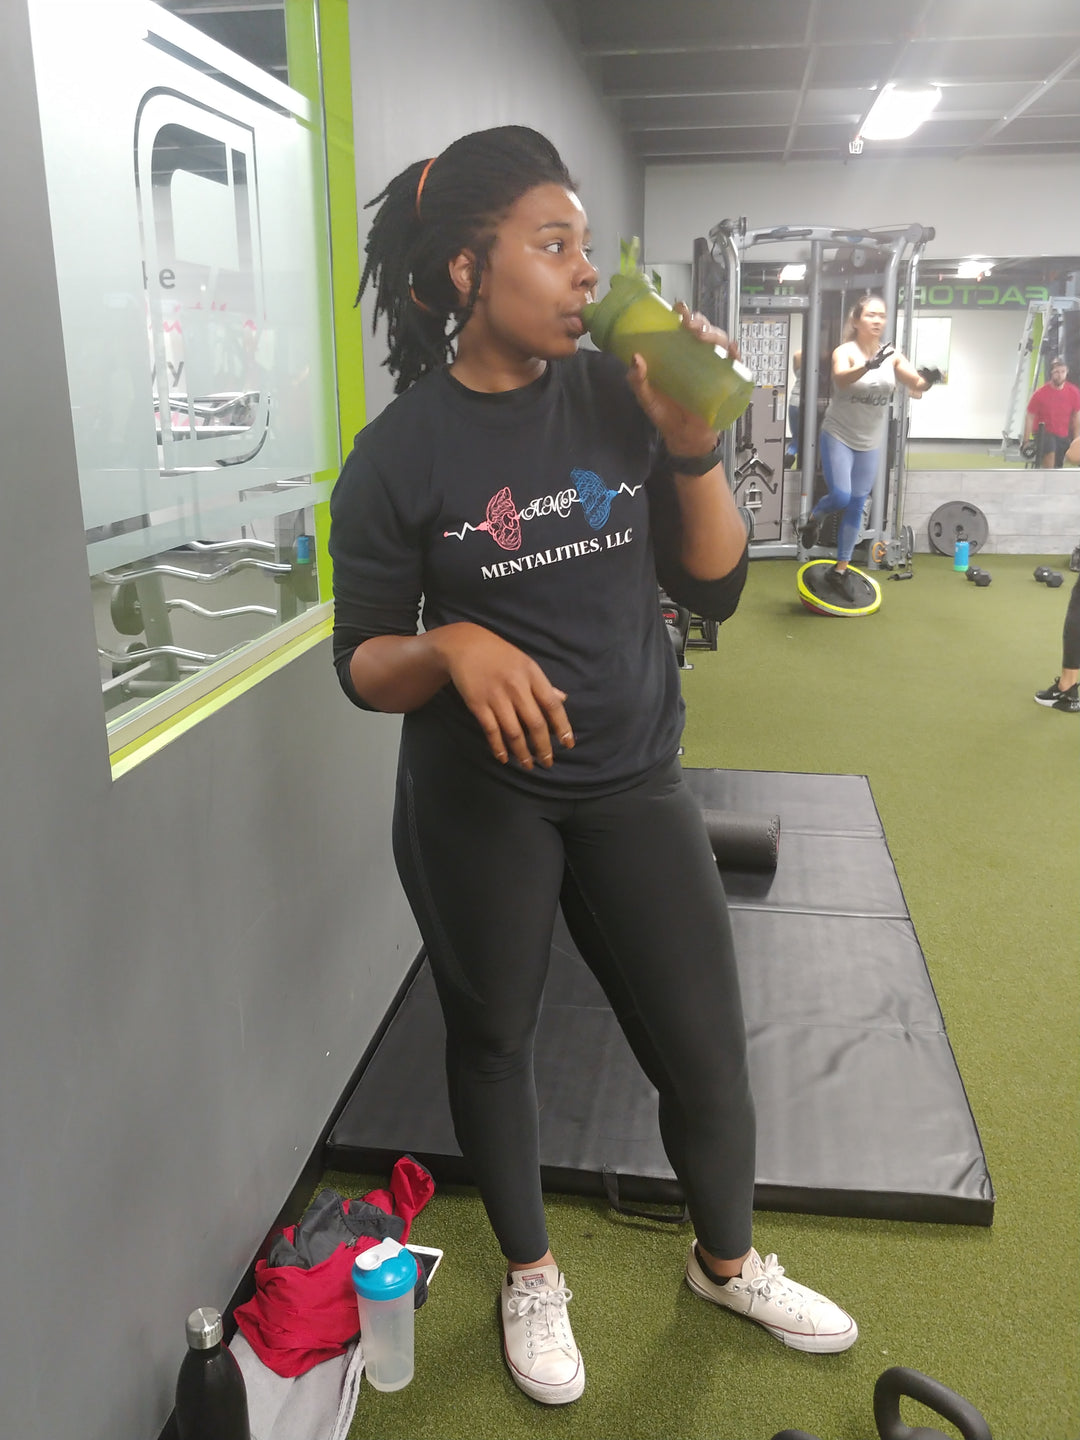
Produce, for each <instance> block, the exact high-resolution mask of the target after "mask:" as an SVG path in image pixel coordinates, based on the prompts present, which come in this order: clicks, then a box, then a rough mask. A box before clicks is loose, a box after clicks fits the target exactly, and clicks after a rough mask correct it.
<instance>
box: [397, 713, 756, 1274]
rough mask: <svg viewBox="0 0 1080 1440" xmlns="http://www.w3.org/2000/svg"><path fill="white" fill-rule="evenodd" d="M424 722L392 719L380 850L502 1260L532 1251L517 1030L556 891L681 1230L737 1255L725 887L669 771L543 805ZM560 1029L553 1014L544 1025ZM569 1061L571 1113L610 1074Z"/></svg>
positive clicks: (741, 1152) (529, 1126)
mask: <svg viewBox="0 0 1080 1440" xmlns="http://www.w3.org/2000/svg"><path fill="white" fill-rule="evenodd" d="M420 728H422V729H423V730H424V731H425V732H426V733H423V734H421V735H417V734H416V729H420ZM433 728H434V727H432V726H426V727H416V728H415V729H414V727H412V726H410V725H409V723H408V717H407V718H406V724H405V727H404V730H403V735H402V750H401V759H400V765H399V770H398V792H397V804H396V808H395V814H394V854H395V858H396V860H397V865H398V873H399V874H400V876H401V880H402V884H403V886H404V889H405V893H406V895H407V896H408V899H409V903H410V905H411V906H412V910H413V913H414V915H415V916H416V920H417V923H418V925H419V927H420V931H421V934H422V935H423V938H424V942H425V945H426V947H427V951H428V957H429V959H430V962H431V969H432V973H433V975H434V978H435V984H436V988H437V990H438V993H439V1000H440V1002H441V1005H442V1010H443V1015H444V1017H445V1020H446V1070H447V1082H448V1091H449V1098H450V1110H451V1113H452V1116H453V1120H454V1130H455V1133H456V1135H457V1139H458V1144H459V1145H460V1146H461V1152H462V1154H463V1155H464V1156H465V1159H466V1161H467V1163H468V1166H469V1170H470V1172H471V1175H472V1178H473V1181H474V1183H475V1184H476V1186H477V1188H478V1190H479V1191H480V1196H481V1199H482V1200H483V1202H484V1206H485V1208H486V1210H487V1213H488V1218H489V1219H490V1221H491V1225H492V1228H493V1229H494V1231H495V1235H496V1238H497V1239H498V1241H499V1244H500V1246H501V1248H502V1251H503V1254H504V1255H505V1256H506V1257H507V1259H508V1260H510V1261H511V1262H513V1263H524V1264H528V1263H530V1262H531V1261H534V1260H537V1259H539V1257H540V1256H541V1255H543V1254H544V1253H545V1251H546V1250H547V1249H548V1234H547V1228H546V1225H545V1221H544V1207H543V1195H542V1193H541V1187H540V1155H539V1116H538V1113H537V1096H536V1085H535V1081H534V1076H533V1038H534V1035H535V1032H536V1027H537V1021H538V1019H539V1014H540V1001H541V996H542V994H543V990H544V981H545V979H546V977H547V971H548V963H549V959H550V954H551V938H552V929H553V925H554V921H555V912H556V907H557V905H558V904H559V902H560V893H561V899H562V906H563V913H564V916H565V917H566V921H567V924H568V926H569V928H570V932H571V934H572V935H573V937H574V940H575V942H576V944H577V946H578V949H579V950H580V951H581V953H582V955H583V956H584V958H585V960H586V963H587V964H588V966H589V968H590V969H591V970H592V971H593V973H594V975H595V976H596V977H597V979H598V980H599V982H600V984H601V986H602V987H603V989H604V991H605V992H606V994H607V997H608V999H609V1000H610V1002H611V1005H612V1009H613V1010H614V1012H615V1015H616V1017H617V1019H618V1021H619V1023H620V1025H621V1026H622V1029H623V1033H624V1034H625V1035H626V1038H627V1040H628V1042H629V1044H630V1046H631V1049H632V1050H633V1052H634V1054H635V1055H636V1057H637V1059H638V1062H639V1063H640V1065H641V1067H642V1069H643V1070H644V1071H645V1073H646V1075H647V1076H648V1077H649V1079H650V1080H651V1081H652V1083H653V1084H654V1085H655V1086H656V1088H657V1090H658V1091H659V1094H660V1132H661V1137H662V1139H663V1143H664V1148H665V1150H666V1152H667V1155H668V1158H669V1160H670V1161H671V1166H672V1169H673V1170H674V1171H675V1173H676V1175H677V1176H678V1177H679V1180H680V1182H681V1184H682V1188H683V1192H684V1194H685V1197H686V1203H687V1208H688V1210H689V1212H690V1218H691V1220H692V1221H693V1223H694V1227H695V1229H696V1231H697V1235H698V1238H699V1239H700V1240H701V1243H702V1245H703V1246H704V1247H705V1248H706V1250H708V1251H710V1252H711V1253H712V1254H714V1255H717V1256H720V1257H721V1258H723V1259H734V1258H736V1257H737V1256H739V1255H742V1254H744V1253H745V1252H746V1251H747V1250H748V1249H749V1247H750V1244H751V1222H752V1208H753V1194H754V1149H755V1126H754V1107H753V1101H752V1099H751V1095H750V1082H749V1073H748V1069H747V1060H746V1035H745V1027H744V1023H743V1015H742V1006H741V1001H740V996H739V982H738V975H737V972H736V969H735V957H734V951H733V946H732V934H731V923H730V919H729V916H728V909H727V901H726V899H725V896H724V887H723V884H722V882H721V880H720V876H719V873H718V871H717V868H716V862H715V860H714V859H713V855H712V851H711V849H710V846H709V840H708V837H707V835H706V833H705V827H704V824H703V822H702V818H701V812H700V811H699V809H698V807H697V805H696V804H695V802H694V800H693V798H692V797H691V795H690V792H689V791H688V790H687V788H686V785H685V783H684V782H683V779H682V775H681V773H680V770H679V766H678V762H677V761H673V762H672V763H671V765H670V766H668V767H665V769H664V770H662V771H661V773H659V774H657V775H653V776H651V777H649V778H648V779H646V780H645V781H642V782H640V783H638V784H636V785H633V786H631V787H630V788H629V789H627V790H623V791H621V792H619V793H618V794H616V795H607V796H602V797H596V798H582V799H567V798H557V797H551V798H546V797H543V796H536V795H532V794H528V793H526V792H524V791H522V790H519V789H518V788H517V787H516V786H515V785H513V784H509V783H507V781H506V780H504V779H503V778H502V776H501V775H500V774H499V773H498V770H499V767H498V766H497V765H496V764H495V763H494V761H492V762H491V764H490V768H489V767H481V766H478V765H473V764H470V763H467V762H464V763H463V761H462V759H461V757H460V754H455V753H454V747H453V745H452V744H451V743H449V742H447V741H446V740H445V739H441V738H440V737H438V736H433V735H432V733H431V732H432V729H433ZM410 732H412V733H410ZM556 763H557V762H556ZM572 1023H573V1021H572V1015H570V1016H568V1015H567V1014H566V1012H565V1011H563V1012H562V1013H561V1014H560V1011H559V1010H558V1009H556V1010H555V1011H554V1013H549V1014H547V1016H546V1019H545V1024H546V1025H553V1024H559V1025H563V1026H570V1025H572ZM563 1048H564V1052H565V1053H571V1052H572V1051H573V1041H572V1038H571V1035H570V1034H567V1035H565V1036H564V1037H563ZM573 1063H574V1065H575V1068H576V1071H577V1080H576V1084H577V1085H578V1086H579V1087H580V1091H581V1097H582V1100H581V1104H582V1109H583V1110H584V1111H587V1110H588V1100H587V1096H588V1093H589V1092H590V1091H591V1090H593V1089H596V1090H598V1091H602V1090H603V1088H604V1086H605V1085H606V1084H608V1083H610V1082H609V1077H608V1076H607V1075H606V1074H605V1072H604V1062H603V1056H601V1055H599V1054H592V1053H586V1054H580V1055H579V1056H578V1057H577V1059H576V1060H575V1061H574V1062H573Z"/></svg>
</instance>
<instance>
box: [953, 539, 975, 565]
mask: <svg viewBox="0 0 1080 1440" xmlns="http://www.w3.org/2000/svg"><path fill="white" fill-rule="evenodd" d="M970 550H971V542H970V541H968V540H957V542H956V544H955V545H954V546H953V562H952V568H953V569H954V570H966V569H967V568H968V557H969V553H970Z"/></svg>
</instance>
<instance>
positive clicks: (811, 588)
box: [795, 560, 881, 619]
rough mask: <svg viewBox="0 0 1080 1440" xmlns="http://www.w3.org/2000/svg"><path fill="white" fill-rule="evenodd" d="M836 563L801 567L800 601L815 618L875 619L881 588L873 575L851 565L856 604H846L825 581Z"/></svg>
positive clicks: (798, 577)
mask: <svg viewBox="0 0 1080 1440" xmlns="http://www.w3.org/2000/svg"><path fill="white" fill-rule="evenodd" d="M835 563H836V562H835V561H833V560H808V561H807V563H806V564H805V565H803V566H801V567H800V568H799V571H798V573H797V574H796V576H795V584H796V585H797V586H798V589H799V599H800V600H801V601H802V603H803V604H804V605H805V606H806V608H807V610H812V611H813V613H814V614H815V615H838V616H846V617H848V618H849V619H850V618H852V617H854V616H856V615H872V614H873V613H874V611H875V610H876V609H877V608H878V606H879V605H880V604H881V586H880V585H879V584H878V583H877V581H876V580H875V579H874V577H873V576H872V575H867V574H866V573H865V572H864V571H862V570H858V569H856V567H855V566H854V565H849V566H848V570H847V573H848V574H849V575H850V576H851V579H852V588H853V589H854V591H855V600H854V602H851V601H848V600H845V599H844V597H843V595H841V594H839V593H838V592H837V591H836V590H834V589H833V587H832V586H831V585H830V584H828V582H827V580H826V578H825V577H826V576H827V575H828V574H829V572H830V571H831V570H832V569H833V566H834V565H835Z"/></svg>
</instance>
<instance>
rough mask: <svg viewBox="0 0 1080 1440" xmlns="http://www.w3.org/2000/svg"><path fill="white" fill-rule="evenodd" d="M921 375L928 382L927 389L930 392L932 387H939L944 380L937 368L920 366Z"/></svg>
mask: <svg viewBox="0 0 1080 1440" xmlns="http://www.w3.org/2000/svg"><path fill="white" fill-rule="evenodd" d="M919 374H920V375H921V376H922V378H923V379H924V380H925V381H926V388H927V389H928V390H929V389H930V386H931V385H937V384H938V382H939V381H940V380H941V379H942V374H941V371H940V370H939V369H938V368H937V367H936V366H933V367H931V366H928V365H920V366H919Z"/></svg>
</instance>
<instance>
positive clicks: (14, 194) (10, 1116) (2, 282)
mask: <svg viewBox="0 0 1080 1440" xmlns="http://www.w3.org/2000/svg"><path fill="white" fill-rule="evenodd" d="M29 44H30V42H29V35H28V32H27V26H26V16H25V4H24V3H23V0H15V3H8V4H5V5H3V6H0V132H2V133H3V134H5V135H7V136H8V137H9V138H11V137H16V140H15V141H14V142H13V143H10V144H8V145H5V146H4V147H3V158H2V160H0V165H2V167H3V170H2V177H0V195H2V197H3V199H2V201H0V206H2V210H0V214H2V216H3V228H2V231H0V234H2V236H3V238H2V242H0V243H2V245H3V256H2V264H0V314H2V315H3V317H4V324H3V332H2V340H0V666H2V670H0V676H2V678H0V738H2V750H0V814H2V815H3V825H2V828H0V925H2V930H0V956H2V959H0V964H2V967H3V969H2V973H3V1003H2V1005H0V1156H2V1168H0V1216H2V1219H3V1223H2V1226H0V1235H2V1240H0V1245H2V1251H0V1274H2V1275H3V1307H2V1320H0V1396H2V1401H0V1437H2V1440H54V1437H60V1436H71V1437H77V1440H148V1437H152V1436H156V1435H157V1433H158V1431H159V1430H160V1427H161V1425H162V1424H163V1422H164V1420H165V1417H166V1415H167V1414H168V1412H169V1409H170V1408H171V1404H172V1389H173V1385H174V1384H175V1377H176V1368H177V1365H178V1364H179V1361H180V1359H181V1356H182V1354H183V1349H184V1335H183V1323H184V1317H185V1315H186V1314H187V1312H188V1311H189V1310H190V1309H191V1308H192V1307H194V1306H195V1305H197V1304H217V1305H223V1304H224V1303H225V1302H226V1301H227V1300H228V1298H229V1296H230V1294H231V1292H232V1290H233V1289H234V1287H235V1285H236V1284H237V1282H238V1280H239V1279H240V1277H241V1276H242V1274H243V1272H244V1270H245V1268H246V1266H247V1265H248V1264H249V1263H250V1261H251V1259H252V1258H253V1256H254V1254H255V1252H256V1250H257V1247H258V1246H259V1244H260V1242H261V1240H262V1238H263V1236H264V1234H265V1232H266V1230H267V1228H268V1227H269V1225H270V1224H271V1223H272V1222H273V1219H274V1217H275V1215H276V1213H277V1211H278V1209H279V1207H280V1206H281V1205H282V1203H283V1202H284V1201H285V1199H286V1198H287V1196H288V1194H289V1191H290V1189H291V1187H292V1185H293V1183H294V1181H295V1180H296V1178H297V1176H298V1174H299V1172H300V1170H301V1168H302V1166H303V1164H304V1162H305V1161H306V1159H307V1157H308V1155H309V1153H310V1151H311V1149H312V1147H313V1145H314V1144H315V1142H316V1140H317V1139H318V1136H319V1133H320V1130H321V1128H322V1126H323V1124H324V1122H325V1120H326V1118H327V1116H328V1115H329V1114H330V1112H331V1109H332V1108H333V1106H334V1103H335V1101H336V1100H337V1098H338V1096H339V1095H340V1093H341V1091H342V1090H343V1088H344V1086H345V1084H346V1082H347V1080H348V1077H349V1075H350V1074H351V1072H352V1070H353V1068H354V1066H355V1064H356V1062H357V1059H358V1058H359V1056H360V1054H361V1052H362V1050H363V1048H364V1045H365V1043H366V1042H367V1040H368V1039H369V1037H370V1036H371V1034H372V1031H373V1029H374V1027H375V1025H376V1024H377V1023H378V1021H379V1019H380V1017H381V1016H382V1014H383V1013H384V1011H385V1009H386V1006H387V1004H388V1003H389V1001H390V999H391V998H392V996H393V994H394V991H395V989H396V988H397V986H398V984H399V983H400V979H401V976H402V974H403V972H404V970H405V969H406V967H407V965H408V963H409V961H410V960H411V959H412V957H413V955H414V954H415V952H416V948H417V941H416V937H415V932H414V929H413V925H412V921H411V917H409V915H408V913H407V909H406V906H405V903H404V900H403V899H402V898H401V897H400V895H399V892H398V888H397V882H396V878H395V876H394V873H393V866H392V861H391V857H390V854H389V846H388V841H387V824H388V814H389V808H390V802H391V789H392V782H393V770H394V757H395V750H396V734H397V727H398V722H397V721H396V720H394V719H391V718H389V717H386V718H384V717H365V716H363V715H362V714H361V713H360V712H359V711H357V710H355V709H354V708H353V707H351V706H350V705H349V704H348V703H347V701H346V700H345V698H344V696H342V695H341V692H340V690H339V688H338V685H337V680H336V677H335V676H334V674H333V671H332V668H331V665H330V656H329V648H328V645H327V644H326V643H323V644H322V645H320V646H319V647H318V648H317V649H316V650H315V651H313V652H309V654H308V655H306V656H305V657H303V658H302V659H300V660H298V661H296V662H295V663H294V664H292V665H290V666H289V667H288V668H287V669H286V670H284V671H283V672H281V673H279V674H277V675H275V676H273V677H271V678H270V679H268V680H266V681H264V682H263V683H262V684H260V685H258V686H256V687H255V688H254V689H253V690H251V691H249V692H248V693H247V694H246V695H244V696H242V697H241V698H239V699H238V700H236V701H235V702H233V703H232V704H230V705H228V706H227V707H226V708H225V709H223V710H222V711H220V712H219V713H218V714H215V715H213V716H211V717H210V718H208V719H207V720H205V721H204V722H203V723H201V724H199V725H198V726H196V727H195V728H194V729H193V730H191V731H190V732H189V733H188V734H186V735H184V736H183V737H182V738H180V739H178V740H177V741H175V742H174V743H173V744H171V745H169V746H168V747H166V748H165V749H164V750H163V751H161V752H160V753H159V754H157V755H155V756H154V757H152V758H151V759H149V760H147V761H146V762H145V763H143V764H142V765H140V766H138V767H137V768H136V769H135V770H134V771H132V772H131V773H129V774H128V775H126V776H125V777H123V778H122V779H120V780H118V781H117V782H115V783H114V782H113V781H112V779H111V777H110V770H109V763H108V753H107V745H106V735H105V721H104V712H103V708H102V700H101V692H100V684H99V679H98V667H97V658H96V654H95V636H94V629H93V625H92V622H91V611H90V590H89V584H88V579H87V566H86V555H85V549H84V546H83V535H82V515H81V509H80V501H79V492H78V485H77V478H76V463H75V453H74V447H73V441H72V433H71V428H70V424H69V419H68V415H69V411H68V400H67V391H66V380H65V371H64V353H63V347H62V343H61V334H60V321H59V315H58V310H57V298H56V288H55V281H54V274H53V268H52V261H51V247H50V234H49V219H48V213H47V208H46V201H45V190H44V177H43V170H42V157H41V149H40V143H39V136H38V133H37V120H36V106H35V96H34V91H33V84H32V78H31V77H32V67H31V64H30V49H29Z"/></svg>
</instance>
